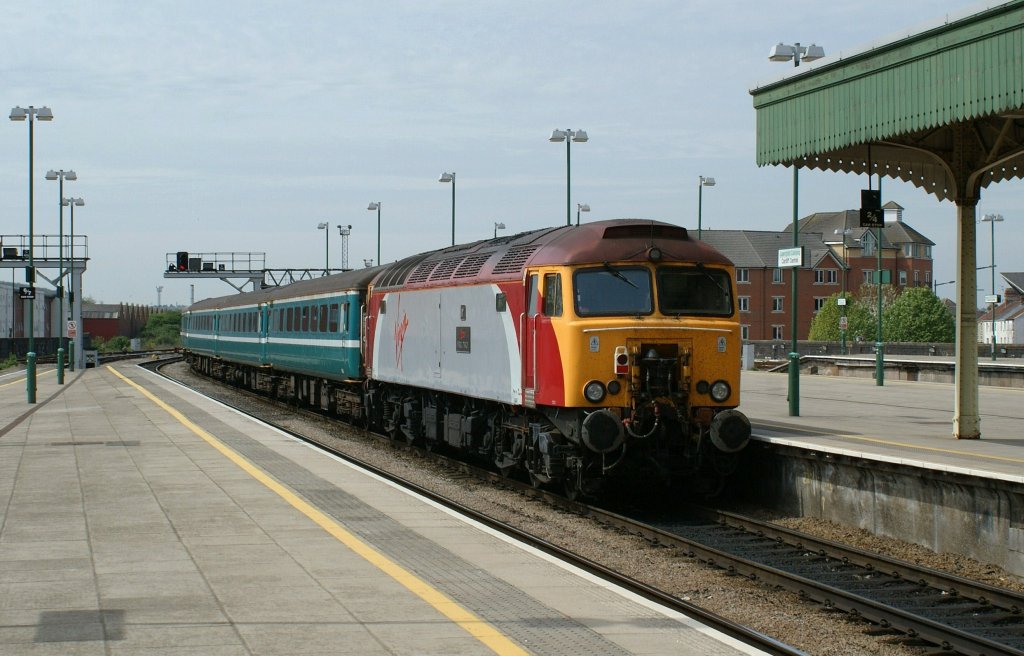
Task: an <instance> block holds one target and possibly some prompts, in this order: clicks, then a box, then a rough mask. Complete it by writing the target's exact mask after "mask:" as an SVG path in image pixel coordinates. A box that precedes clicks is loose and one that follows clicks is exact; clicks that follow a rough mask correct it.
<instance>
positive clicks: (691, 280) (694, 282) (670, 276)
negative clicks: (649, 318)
mask: <svg viewBox="0 0 1024 656" xmlns="http://www.w3.org/2000/svg"><path fill="white" fill-rule="evenodd" d="M657 277H658V308H659V309H660V310H661V312H662V314H670V315H675V314H689V315H694V314H699V315H711V316H729V315H731V314H732V293H731V292H730V289H731V286H730V284H729V283H730V280H729V274H728V273H727V272H725V271H722V270H721V269H707V268H705V267H659V268H658V274H657Z"/></svg>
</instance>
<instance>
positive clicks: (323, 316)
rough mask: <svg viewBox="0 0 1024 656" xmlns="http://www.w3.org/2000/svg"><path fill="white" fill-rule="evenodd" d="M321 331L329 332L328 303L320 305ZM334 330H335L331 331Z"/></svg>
mask: <svg viewBox="0 0 1024 656" xmlns="http://www.w3.org/2000/svg"><path fill="white" fill-rule="evenodd" d="M320 332H322V333H325V332H327V304H326V303H325V304H323V305H321V306H320ZM331 332H334V331H331Z"/></svg>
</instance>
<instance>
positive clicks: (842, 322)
mask: <svg viewBox="0 0 1024 656" xmlns="http://www.w3.org/2000/svg"><path fill="white" fill-rule="evenodd" d="M852 232H853V228H843V229H842V230H839V229H838V228H837V229H835V230H833V231H832V234H836V235H842V236H843V295H842V300H841V301H840V303H839V306H840V308H841V309H840V318H839V343H840V346H839V353H840V354H841V355H846V325H847V324H846V266H847V265H846V235H848V234H850V233H852Z"/></svg>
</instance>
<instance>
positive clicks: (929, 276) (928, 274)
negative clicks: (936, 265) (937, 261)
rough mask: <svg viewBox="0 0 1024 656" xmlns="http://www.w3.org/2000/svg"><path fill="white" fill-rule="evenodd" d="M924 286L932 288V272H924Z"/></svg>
mask: <svg viewBox="0 0 1024 656" xmlns="http://www.w3.org/2000/svg"><path fill="white" fill-rule="evenodd" d="M924 284H926V285H928V286H929V287H931V286H932V272H931V271H925V272H924Z"/></svg>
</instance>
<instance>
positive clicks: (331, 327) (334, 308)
mask: <svg viewBox="0 0 1024 656" xmlns="http://www.w3.org/2000/svg"><path fill="white" fill-rule="evenodd" d="M327 330H328V331H330V332H332V333H336V332H338V304H337V303H331V317H330V322H329V324H328V326H327Z"/></svg>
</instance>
